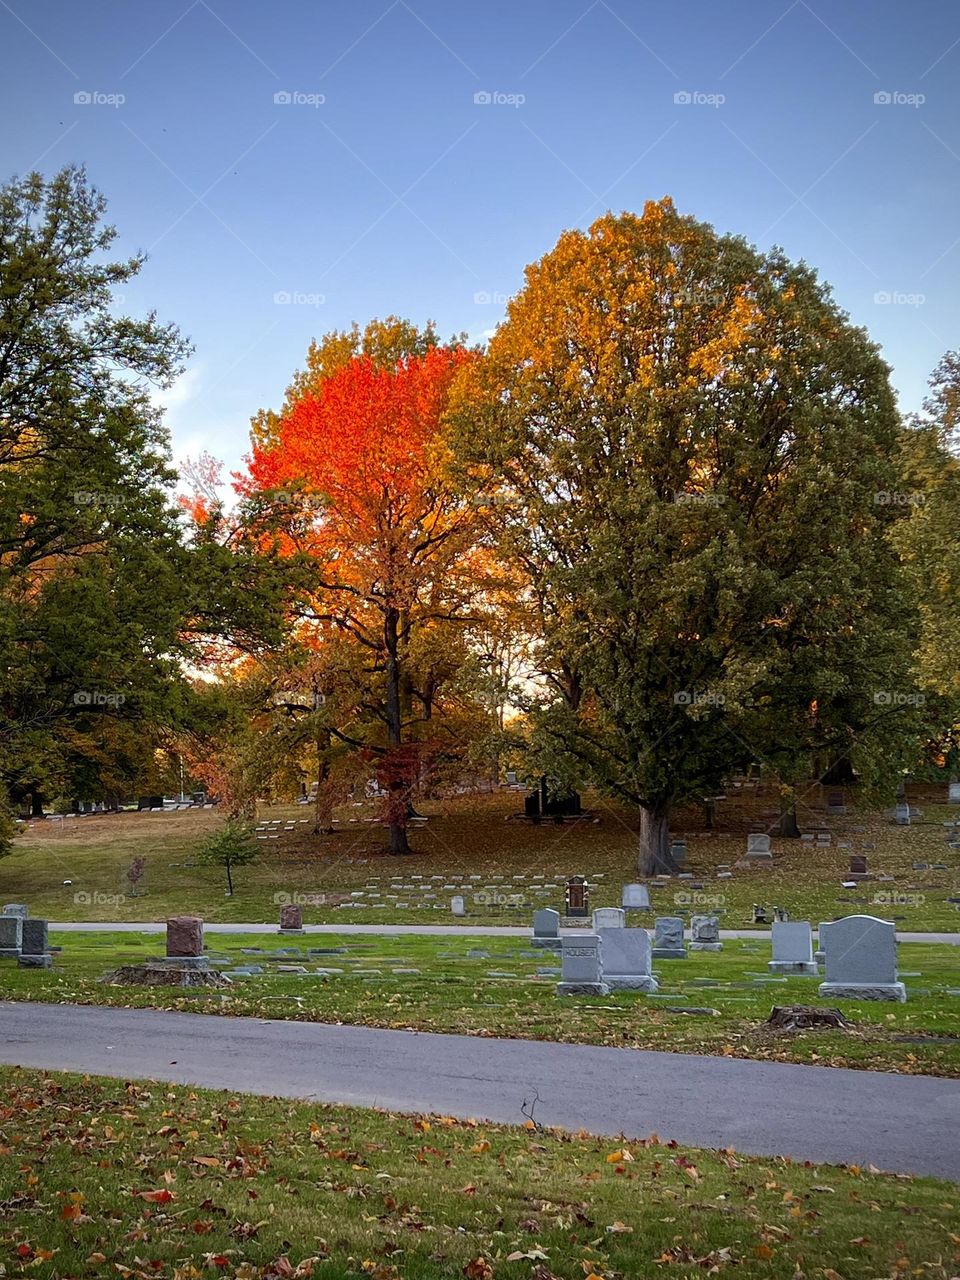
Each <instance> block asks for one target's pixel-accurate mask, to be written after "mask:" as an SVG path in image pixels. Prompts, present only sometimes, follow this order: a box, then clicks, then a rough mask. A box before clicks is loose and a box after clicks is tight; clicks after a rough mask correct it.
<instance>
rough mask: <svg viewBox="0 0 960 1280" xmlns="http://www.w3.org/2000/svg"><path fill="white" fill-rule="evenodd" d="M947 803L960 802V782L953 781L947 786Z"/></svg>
mask: <svg viewBox="0 0 960 1280" xmlns="http://www.w3.org/2000/svg"><path fill="white" fill-rule="evenodd" d="M947 803H948V804H960V782H951V783H950V785H949V786H948V787H947Z"/></svg>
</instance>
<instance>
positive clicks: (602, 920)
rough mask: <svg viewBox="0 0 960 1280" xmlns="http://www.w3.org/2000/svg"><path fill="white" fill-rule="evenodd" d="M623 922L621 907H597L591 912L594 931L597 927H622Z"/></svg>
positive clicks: (624, 921)
mask: <svg viewBox="0 0 960 1280" xmlns="http://www.w3.org/2000/svg"><path fill="white" fill-rule="evenodd" d="M625 923H626V920H625V917H624V914H623V908H622V907H597V909H596V911H594V913H593V928H594V932H596V931H597V929H622V928H623V927H624V924H625Z"/></svg>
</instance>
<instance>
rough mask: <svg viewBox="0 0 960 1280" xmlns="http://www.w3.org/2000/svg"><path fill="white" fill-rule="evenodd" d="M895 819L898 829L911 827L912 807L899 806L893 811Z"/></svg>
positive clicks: (906, 805)
mask: <svg viewBox="0 0 960 1280" xmlns="http://www.w3.org/2000/svg"><path fill="white" fill-rule="evenodd" d="M893 817H894V821H895V822H896V824H897V826H898V827H909V825H910V806H909V805H908V804H898V805H897V806H896V808H895V809H894V811H893Z"/></svg>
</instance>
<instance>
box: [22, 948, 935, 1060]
mask: <svg viewBox="0 0 960 1280" xmlns="http://www.w3.org/2000/svg"><path fill="white" fill-rule="evenodd" d="M53 941H54V942H55V943H59V944H61V945H62V947H63V951H62V953H60V954H59V955H58V956H57V958H56V963H55V967H54V968H53V969H51V970H46V971H44V970H36V969H18V968H17V967H16V965H15V963H14V962H13V961H10V960H5V961H0V998H5V999H18V1000H43V1001H56V1002H71V1003H81V1004H83V1003H95V1004H114V1005H122V1006H130V1007H143V1006H155V1007H162V1008H168V1009H181V1010H189V1011H192V1012H209V1013H222V1014H233V1015H246V1016H254V1017H270V1018H294V1019H302V1020H307V1021H321V1022H334V1021H336V1022H345V1023H356V1024H362V1025H366V1026H376V1027H388V1028H410V1029H415V1030H422V1031H439V1032H457V1033H462V1034H469V1035H479V1036H492V1035H498V1036H509V1037H519V1038H525V1039H537V1040H563V1041H571V1042H579V1043H589V1044H606V1045H617V1046H628V1047H634V1048H639V1049H659V1050H669V1051H676V1052H688V1053H708V1054H720V1055H728V1056H736V1057H749V1058H764V1059H768V1060H774V1061H789V1062H807V1063H811V1062H814V1063H820V1064H822V1065H832V1066H847V1067H862V1068H867V1069H874V1070H896V1071H902V1072H914V1073H924V1074H938V1075H951V1076H960V995H957V994H954V995H950V994H948V992H949V991H950V990H951V989H952V990H954V991H957V990H960V951H958V949H957V948H956V947H953V946H948V945H945V944H940V945H935V944H928V943H903V944H901V946H900V952H899V962H900V967H901V969H902V970H903V973H904V978H905V982H906V985H907V990H908V997H909V998H908V1001H907V1003H906V1004H905V1005H898V1004H887V1003H872V1002H869V1001H863V1002H858V1001H844V1002H843V1010H844V1013H845V1014H846V1016H847V1017H848V1019H849V1020H851V1021H852V1022H853V1023H854V1027H853V1029H852V1030H850V1031H839V1030H837V1031H834V1030H830V1031H822V1030H821V1031H809V1032H802V1033H792V1034H788V1035H784V1034H773V1033H771V1032H770V1031H768V1030H767V1029H766V1028H764V1026H763V1024H764V1022H765V1020H766V1018H767V1016H768V1015H769V1013H770V1010H771V1008H772V1007H773V1006H774V1005H782V1004H810V1003H814V1004H822V1003H823V1002H822V1001H819V1000H818V998H817V986H818V980H817V979H813V978H790V979H775V980H773V981H770V980H769V977H770V975H768V974H767V968H766V965H767V960H768V959H769V955H770V944H769V942H768V941H767V940H764V939H759V938H758V939H756V940H755V941H754V940H742V941H733V942H727V943H725V944H724V950H723V952H721V953H716V952H699V953H693V952H691V953H690V955H689V956H688V958H687V959H686V960H674V961H668V960H662V961H659V962H656V963H655V971H656V973H657V976H658V978H659V980H660V983H661V986H660V993H659V994H660V996H662V998H656V997H650V996H644V995H640V994H637V993H631V992H620V993H618V994H616V995H610V996H607V997H604V998H599V997H560V996H557V994H556V991H555V985H556V982H557V979H558V965H559V960H558V958H557V957H556V955H555V953H552V952H549V951H532V950H530V949H529V945H528V943H527V940H526V939H525V938H500V937H494V938H472V939H471V938H466V937H458V936H454V937H449V938H448V937H441V938H431V937H425V936H415V935H403V936H399V937H398V936H394V937H388V936H384V937H371V936H365V937H364V936H357V935H350V936H342V937H338V936H337V935H312V936H306V937H300V938H297V937H293V938H291V937H280V936H264V935H263V934H249V935H242V934H224V935H219V934H217V935H214V934H209V935H208V936H207V949H208V951H209V952H210V953H211V954H212V955H213V956H215V957H216V956H218V955H223V956H225V957H228V959H229V960H230V961H232V962H233V963H235V964H255V965H256V964H259V965H260V966H261V967H262V968H263V969H264V973H263V975H262V976H254V977H238V978H236V979H235V980H234V981H233V985H232V986H231V987H230V988H229V990H226V989H224V990H220V989H203V988H201V989H194V990H190V991H185V990H183V989H180V988H169V987H139V986H109V985H105V984H104V983H103V982H102V981H101V978H102V976H103V975H104V974H105V973H107V972H108V971H110V970H113V969H114V968H116V967H118V966H119V965H121V964H126V963H133V962H136V961H137V960H143V959H145V958H147V957H149V956H151V955H159V954H162V951H163V938H162V936H161V935H149V934H98V933H89V934H88V933H83V934H78V933H60V934H57V935H54V937H53ZM244 948H261V949H262V952H261V953H258V954H244V950H243V949H244ZM311 948H313V949H317V948H322V949H324V950H327V951H330V952H332V954H321V955H316V954H315V955H311V954H310V950H311ZM280 950H285V951H288V952H290V953H291V954H288V955H282V956H280V957H277V956H276V952H278V951H280ZM271 955H272V956H273V958H269V957H270V956H271ZM279 963H287V964H303V965H304V966H306V967H307V969H308V970H309V972H308V973H307V974H304V975H300V974H281V973H278V972H277V971H276V966H277V964H279ZM225 967H229V966H225ZM318 968H330V969H335V970H341V971H342V972H339V973H332V974H329V975H326V976H324V975H322V974H319V973H317V972H316V970H317V969H318ZM396 969H413V970H418V971H419V972H416V973H395V972H394V970H396ZM364 971H366V972H364ZM538 971H540V972H538ZM501 974H503V975H511V976H498V975H501ZM685 1010H689V1012H685ZM696 1010H708V1011H709V1010H716V1011H717V1012H716V1013H713V1012H696Z"/></svg>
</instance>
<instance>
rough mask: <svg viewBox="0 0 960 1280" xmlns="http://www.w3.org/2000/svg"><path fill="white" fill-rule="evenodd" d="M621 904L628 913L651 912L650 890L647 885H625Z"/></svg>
mask: <svg viewBox="0 0 960 1280" xmlns="http://www.w3.org/2000/svg"><path fill="white" fill-rule="evenodd" d="M621 904H622V906H623V907H624V908H625V909H626V910H627V911H649V909H650V890H649V889H648V888H647V886H646V885H645V884H625V885H624V886H623V897H622V899H621Z"/></svg>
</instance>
